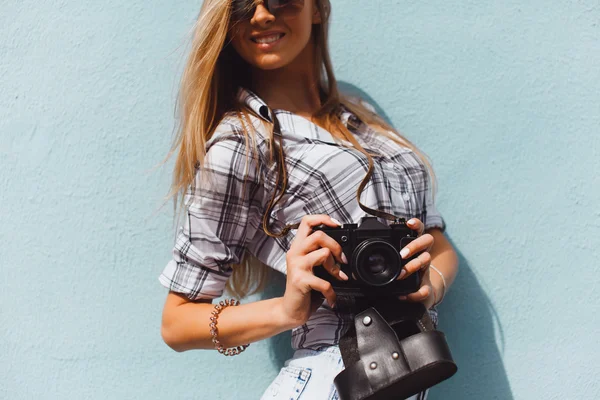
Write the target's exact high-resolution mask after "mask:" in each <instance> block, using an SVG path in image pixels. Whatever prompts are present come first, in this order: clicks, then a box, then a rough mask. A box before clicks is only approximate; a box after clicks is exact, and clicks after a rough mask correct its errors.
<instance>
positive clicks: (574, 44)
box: [0, 0, 600, 400]
mask: <svg viewBox="0 0 600 400" xmlns="http://www.w3.org/2000/svg"><path fill="white" fill-rule="evenodd" d="M199 3H200V2H191V1H164V0H163V1H157V0H155V1H144V2H142V1H125V2H122V1H115V0H106V1H102V2H97V1H45V2H40V1H30V0H20V1H9V2H6V1H4V2H2V7H1V8H2V12H0V188H1V189H0V205H1V210H2V218H1V223H0V239H1V240H0V265H1V267H2V273H1V275H0V276H1V278H0V282H1V283H2V290H1V295H0V296H1V297H0V299H1V302H2V303H1V304H2V305H1V310H2V311H1V312H0V354H1V359H2V362H0V398H2V399H10V400H17V399H32V398H35V399H146V400H151V399H166V398H177V399H255V398H258V396H259V394H260V393H262V390H263V389H264V388H265V387H266V386H267V385H268V383H269V382H270V380H271V378H272V377H273V376H274V374H275V373H276V371H277V369H278V368H279V366H280V363H282V362H283V360H284V359H285V357H286V356H287V355H288V354H289V353H288V351H287V350H286V346H288V343H289V334H282V335H280V336H278V337H276V338H274V339H272V340H267V341H263V342H260V343H255V344H253V345H252V346H250V347H249V349H248V350H247V351H246V352H245V353H244V354H243V355H240V356H237V357H233V358H225V357H223V356H221V355H218V354H216V353H215V352H210V351H190V352H187V353H175V352H174V351H172V350H171V349H169V348H168V347H167V346H166V345H165V344H164V343H163V342H162V340H161V338H160V332H159V326H160V313H161V310H162V305H163V301H164V297H165V295H166V289H164V288H163V287H162V286H160V285H159V283H158V280H157V276H158V274H159V273H160V271H161V270H162V268H163V266H164V265H165V264H166V262H167V261H168V259H169V257H170V250H171V245H172V238H173V231H172V228H171V225H170V223H171V216H172V214H171V206H170V204H169V205H168V206H166V207H164V208H162V209H160V210H159V207H160V205H161V197H162V196H163V195H164V194H165V193H166V191H167V188H168V184H169V179H170V176H169V172H170V168H169V167H170V166H171V164H168V165H167V167H165V168H162V169H158V170H152V167H153V166H155V165H156V164H157V163H158V162H159V161H160V160H161V159H162V157H163V156H164V155H165V153H166V151H167V149H168V146H169V144H170V139H171V132H172V129H173V124H174V120H173V104H174V103H173V102H174V96H175V93H176V90H177V87H176V84H177V78H178V75H177V74H178V71H180V69H181V64H182V55H183V54H185V42H184V40H185V37H184V36H185V34H186V32H187V30H188V29H189V28H190V27H191V24H192V22H193V20H194V18H195V16H196V14H197V12H198V10H199ZM383 4H385V7H383ZM333 7H334V18H333V27H332V31H331V47H332V56H333V60H334V63H335V68H336V71H337V75H338V79H340V80H341V81H343V82H342V83H343V84H344V85H345V86H346V87H352V86H356V87H358V88H360V89H361V90H362V91H363V93H364V95H365V96H367V97H368V98H369V99H370V100H371V101H373V102H374V103H376V105H377V107H378V109H379V110H380V111H381V112H383V113H384V114H385V115H386V116H387V118H389V120H390V121H392V122H393V123H394V125H395V126H396V127H397V128H399V129H400V130H401V131H403V132H404V133H405V134H406V135H407V136H408V137H409V138H410V139H412V140H413V141H414V142H415V143H416V144H417V145H418V146H420V147H421V148H422V149H423V150H424V151H425V152H426V153H428V154H429V156H430V157H431V159H432V160H433V162H434V166H435V168H436V172H437V173H438V180H439V184H440V192H439V198H438V206H439V208H440V210H441V212H442V213H443V215H444V217H445V218H446V222H447V223H448V231H447V233H448V236H449V238H450V239H451V240H452V242H453V243H454V245H455V246H456V248H457V250H458V252H459V253H460V261H461V266H460V275H459V278H458V280H457V281H456V283H455V285H454V286H453V287H452V290H451V291H450V293H449V294H448V297H447V299H446V300H445V301H444V303H443V304H442V306H441V313H442V314H441V329H442V330H443V331H445V332H446V334H447V336H448V340H449V343H450V345H451V348H452V350H453V352H454V355H455V358H456V361H457V363H458V366H459V372H458V373H457V375H455V377H453V378H452V379H451V380H449V381H446V382H444V383H442V384H440V385H439V386H438V387H436V388H434V390H433V391H432V394H431V397H430V398H431V399H433V400H436V399H457V400H458V399H473V400H475V399H478V400H479V399H501V400H504V399H513V398H514V399H596V398H598V397H599V393H600V384H599V383H598V380H597V376H598V375H599V373H600V368H599V363H598V356H600V348H599V347H598V341H597V338H596V336H597V334H598V331H599V328H600V326H599V325H600V323H599V322H598V321H599V319H598V318H597V317H596V314H597V313H598V312H599V311H600V301H599V299H598V291H599V289H600V285H599V283H600V281H599V278H598V276H599V275H598V273H599V272H598V256H599V252H598V245H600V240H599V238H600V180H599V177H598V175H599V174H598V172H599V171H600V154H599V153H600V24H599V21H600V7H599V5H598V2H597V1H590V0H587V1H578V2H574V1H563V2H558V1H555V2H548V1H542V0H531V1H528V2H522V1H519V2H516V1H509V2H465V1H448V0H446V1H432V2H428V3H427V4H425V3H422V2H419V3H418V4H417V3H415V4H414V5H413V4H409V3H408V2H404V1H392V0H387V1H385V2H384V1H364V0H344V1H341V0H334V1H333ZM278 282H279V283H280V284H281V283H282V280H279V281H278ZM278 290H280V289H279V288H274V289H272V290H271V294H277V293H278ZM250 300H251V299H249V300H247V301H250Z"/></svg>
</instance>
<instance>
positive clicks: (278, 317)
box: [273, 297, 302, 332]
mask: <svg viewBox="0 0 600 400" xmlns="http://www.w3.org/2000/svg"><path fill="white" fill-rule="evenodd" d="M276 300H277V301H276V303H275V307H273V316H274V320H275V321H277V322H276V324H277V325H278V326H279V327H280V329H281V332H285V331H289V330H290V329H294V328H295V327H297V326H299V325H302V324H299V323H297V322H296V321H294V320H293V319H292V318H290V317H289V316H288V315H287V313H286V312H285V308H284V306H283V300H284V299H283V297H277V298H276Z"/></svg>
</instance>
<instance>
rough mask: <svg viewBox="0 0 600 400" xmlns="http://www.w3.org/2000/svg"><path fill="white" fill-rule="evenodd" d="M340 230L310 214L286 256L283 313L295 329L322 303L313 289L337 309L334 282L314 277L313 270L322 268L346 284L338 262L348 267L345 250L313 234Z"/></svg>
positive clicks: (327, 219)
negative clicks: (325, 229) (327, 229)
mask: <svg viewBox="0 0 600 400" xmlns="http://www.w3.org/2000/svg"><path fill="white" fill-rule="evenodd" d="M321 224H323V225H327V226H330V227H334V228H335V227H339V226H340V224H339V223H338V222H337V221H336V220H334V219H333V218H331V217H329V216H328V215H324V214H315V215H306V216H304V217H303V218H302V221H301V222H300V225H299V227H298V231H297V233H296V237H295V238H294V240H293V241H292V244H291V246H290V249H289V251H288V252H287V255H286V263H287V278H286V287H285V294H284V295H283V300H282V304H283V308H282V310H283V313H284V318H285V319H286V321H288V322H289V323H290V325H293V326H294V327H296V326H299V325H302V324H304V323H305V322H306V321H308V318H309V317H310V315H311V314H312V313H313V312H315V311H316V310H317V308H319V306H320V305H321V303H322V301H315V300H317V299H315V300H312V301H311V299H312V298H314V296H311V293H312V290H313V289H314V290H316V291H318V292H321V293H322V294H323V296H325V298H326V299H327V302H328V303H329V305H331V306H334V305H335V301H336V295H335V292H334V291H333V288H332V286H331V283H329V282H327V281H326V280H324V279H321V278H318V277H316V276H315V275H314V274H313V267H315V266H317V265H322V266H323V267H324V268H325V269H326V270H327V271H328V272H329V273H330V274H331V275H333V276H334V277H336V278H337V279H339V280H342V281H346V280H348V277H347V276H346V274H344V273H343V272H342V271H341V269H340V266H339V264H338V263H344V264H347V262H348V261H347V259H346V256H345V255H343V253H342V247H341V246H340V245H339V243H338V242H336V241H335V240H334V239H333V238H332V237H331V236H329V235H327V234H326V233H325V232H323V231H316V232H313V227H315V226H318V225H321Z"/></svg>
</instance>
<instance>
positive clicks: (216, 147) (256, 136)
mask: <svg viewBox="0 0 600 400" xmlns="http://www.w3.org/2000/svg"><path fill="white" fill-rule="evenodd" d="M253 118H255V117H253ZM266 135H267V134H266V132H265V129H264V128H262V127H261V124H259V122H258V121H256V120H254V121H252V120H251V121H249V122H245V124H243V123H242V121H241V120H240V119H239V118H238V117H237V116H235V114H229V113H228V114H226V115H225V116H224V117H223V119H222V120H221V121H220V122H219V124H218V125H217V127H216V128H215V129H214V131H213V133H212V135H211V137H210V138H209V139H208V140H207V141H206V144H205V151H206V153H205V154H206V156H205V159H204V166H205V167H207V168H208V169H210V170H212V171H213V172H220V173H221V174H227V175H228V176H232V177H233V176H236V177H238V178H240V177H244V178H245V179H248V178H252V179H259V176H260V175H262V172H260V171H261V170H262V168H263V166H264V160H265V155H264V153H265V150H264V149H265V146H266V145H265V140H266Z"/></svg>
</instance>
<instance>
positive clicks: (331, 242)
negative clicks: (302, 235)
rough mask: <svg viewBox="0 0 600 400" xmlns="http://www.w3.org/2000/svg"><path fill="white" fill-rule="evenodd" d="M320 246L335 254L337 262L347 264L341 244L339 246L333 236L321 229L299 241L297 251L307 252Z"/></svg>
mask: <svg viewBox="0 0 600 400" xmlns="http://www.w3.org/2000/svg"><path fill="white" fill-rule="evenodd" d="M321 247H326V248H328V249H329V250H331V253H332V254H333V255H334V256H335V259H336V260H337V262H341V263H343V264H347V259H346V258H345V257H346V256H345V255H343V254H342V246H340V244H339V243H338V242H337V241H336V240H335V239H334V238H332V237H331V236H329V235H328V234H326V233H325V232H323V231H316V232H313V233H311V234H310V235H308V237H307V238H306V240H304V241H303V242H302V243H301V247H300V248H299V249H298V251H300V252H301V253H300V254H308V253H310V252H311V251H314V250H317V249H319V248H321Z"/></svg>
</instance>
